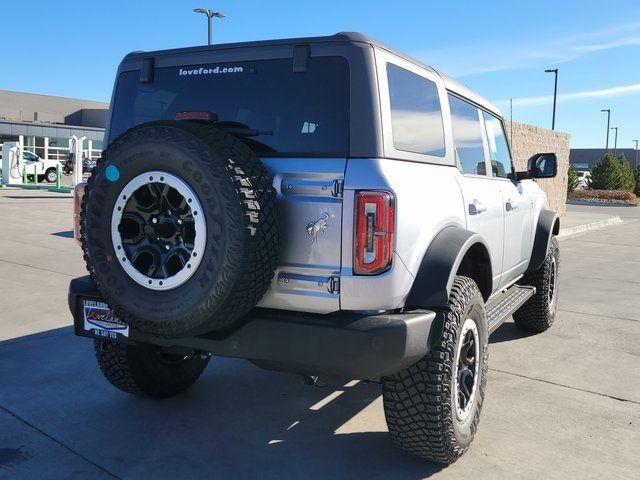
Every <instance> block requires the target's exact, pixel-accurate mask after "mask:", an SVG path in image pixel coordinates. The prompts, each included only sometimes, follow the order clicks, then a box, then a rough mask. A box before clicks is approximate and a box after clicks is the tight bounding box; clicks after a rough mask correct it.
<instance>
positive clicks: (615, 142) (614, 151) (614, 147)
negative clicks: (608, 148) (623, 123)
mask: <svg viewBox="0 0 640 480" xmlns="http://www.w3.org/2000/svg"><path fill="white" fill-rule="evenodd" d="M611 130H615V131H616V136H615V140H614V141H613V155H614V156H615V154H616V153H617V152H618V127H611Z"/></svg>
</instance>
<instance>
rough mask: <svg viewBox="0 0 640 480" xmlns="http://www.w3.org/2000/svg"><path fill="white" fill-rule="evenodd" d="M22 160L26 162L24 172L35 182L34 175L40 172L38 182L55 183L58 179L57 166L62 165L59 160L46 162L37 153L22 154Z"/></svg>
mask: <svg viewBox="0 0 640 480" xmlns="http://www.w3.org/2000/svg"><path fill="white" fill-rule="evenodd" d="M22 160H23V162H24V170H25V171H26V173H27V176H28V177H29V178H30V179H31V180H33V175H34V174H35V172H36V171H37V172H38V182H43V181H45V180H46V181H47V182H49V183H55V181H56V178H57V173H56V166H57V165H59V164H60V162H58V161H57V160H45V159H43V158H41V157H39V156H38V155H36V154H35V153H32V152H28V151H24V152H22Z"/></svg>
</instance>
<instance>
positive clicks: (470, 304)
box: [382, 276, 489, 464]
mask: <svg viewBox="0 0 640 480" xmlns="http://www.w3.org/2000/svg"><path fill="white" fill-rule="evenodd" d="M438 314H439V315H441V319H442V320H443V329H442V337H441V338H440V339H439V340H438V341H437V342H436V343H435V345H433V347H432V348H431V351H430V352H429V353H428V354H427V355H426V356H425V357H424V358H423V359H422V360H420V361H419V362H417V363H415V364H414V365H412V366H410V367H408V368H407V369H405V370H402V371H400V372H398V373H395V374H393V375H391V376H388V377H383V378H382V397H383V402H384V412H385V416H386V419H387V426H388V428H389V434H390V435H391V439H392V440H393V443H394V444H395V445H396V446H397V447H398V448H400V449H401V450H403V451H404V452H406V453H409V454H412V455H415V456H418V457H421V458H423V459H427V460H431V461H435V462H439V463H444V464H451V463H453V462H455V461H456V460H457V459H458V458H459V457H460V456H461V455H462V454H463V453H464V452H465V451H466V450H467V449H468V447H469V445H470V444H471V442H472V440H473V438H474V435H475V433H476V429H477V427H478V422H479V421H480V411H481V409H482V403H483V400H484V391H485V386H486V378H487V360H488V348H487V345H488V339H489V334H488V331H487V322H486V313H485V309H484V302H483V298H482V295H481V293H480V291H479V289H478V287H477V285H476V283H475V282H474V281H473V280H472V279H470V278H467V277H462V276H457V277H456V278H455V280H454V282H453V286H452V288H451V295H450V298H449V303H448V305H447V307H446V308H445V309H442V310H440V311H438ZM466 319H471V320H472V321H473V323H475V325H476V327H477V333H478V339H479V342H478V344H479V345H478V347H479V348H478V350H479V354H478V358H477V359H476V361H478V362H479V364H478V370H477V371H478V374H477V376H476V380H475V381H476V382H477V383H476V390H475V394H474V395H471V399H472V400H471V401H470V402H469V405H470V406H469V410H468V412H467V414H466V416H465V417H464V418H463V419H460V418H459V416H458V413H457V406H458V403H457V402H458V400H459V398H458V394H457V392H458V390H457V386H456V385H457V382H458V379H457V378H455V372H456V365H458V352H459V341H461V339H460V335H461V333H462V329H463V325H464V324H465V323H466ZM478 376H479V378H477V377H478Z"/></svg>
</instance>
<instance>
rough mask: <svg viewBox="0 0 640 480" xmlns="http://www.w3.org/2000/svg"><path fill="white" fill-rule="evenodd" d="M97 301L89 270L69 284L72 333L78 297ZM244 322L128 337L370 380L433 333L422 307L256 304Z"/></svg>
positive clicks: (423, 345) (78, 323)
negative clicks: (363, 309)
mask: <svg viewBox="0 0 640 480" xmlns="http://www.w3.org/2000/svg"><path fill="white" fill-rule="evenodd" d="M83 299H91V300H98V301H103V300H102V299H101V297H100V294H99V293H98V291H97V290H96V288H95V286H94V285H93V283H92V282H91V280H90V278H89V277H88V276H86V277H80V278H76V279H74V280H72V281H71V283H70V285H69V308H70V310H71V313H72V314H73V317H74V327H75V333H76V335H79V336H85V337H92V335H91V334H90V332H87V331H85V330H84V318H83V313H82V312H83V307H82V300H83ZM247 320H248V321H247V322H246V323H245V324H244V325H243V326H241V327H240V328H239V329H237V330H236V331H234V332H232V333H229V334H228V335H227V336H226V337H225V338H211V337H208V336H198V337H189V338H172V339H167V338H160V337H154V336H150V335H147V334H145V333H143V332H139V331H137V330H135V329H133V328H130V333H129V339H119V341H125V342H126V341H130V342H144V343H151V344H155V345H160V346H166V347H186V348H193V349H199V350H204V351H208V352H211V353H212V354H213V355H218V356H222V357H234V358H245V359H248V360H251V361H254V362H255V363H257V364H259V365H261V366H265V367H267V368H272V369H276V370H284V371H291V372H298V373H307V374H324V375H339V376H344V377H349V378H353V379H373V378H378V377H380V376H384V375H389V374H392V373H394V372H397V371H399V370H402V369H404V368H406V367H408V366H409V365H412V364H413V363H415V362H417V361H418V360H420V359H421V358H422V357H423V356H424V355H425V354H426V353H427V352H428V350H429V346H430V345H433V343H434V341H435V340H436V339H435V338H434V337H435V336H438V328H437V326H438V324H439V322H437V321H436V313H435V312H431V311H426V310H420V311H412V312H406V313H395V314H380V315H364V314H355V313H351V312H340V313H337V314H330V315H315V314H307V313H300V312H289V311H282V310H270V309H255V310H254V311H253V312H251V313H250V314H249V318H248V319H247Z"/></svg>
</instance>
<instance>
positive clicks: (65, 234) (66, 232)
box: [51, 230, 73, 238]
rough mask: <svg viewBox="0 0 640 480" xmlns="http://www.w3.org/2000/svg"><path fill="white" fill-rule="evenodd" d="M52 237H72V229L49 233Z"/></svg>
mask: <svg viewBox="0 0 640 480" xmlns="http://www.w3.org/2000/svg"><path fill="white" fill-rule="evenodd" d="M51 235H53V236H54V237H62V238H73V230H63V231H61V232H53V233H51Z"/></svg>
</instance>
